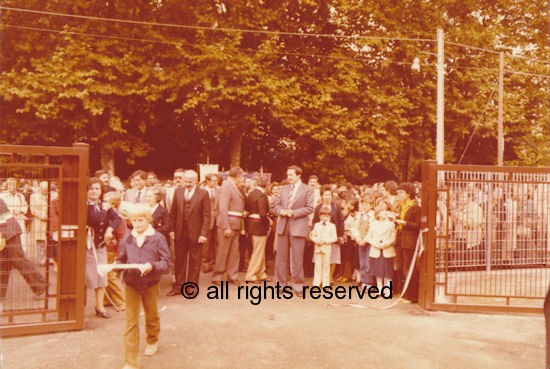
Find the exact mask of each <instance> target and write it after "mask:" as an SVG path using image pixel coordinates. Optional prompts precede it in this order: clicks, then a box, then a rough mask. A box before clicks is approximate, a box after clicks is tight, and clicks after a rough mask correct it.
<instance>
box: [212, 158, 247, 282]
mask: <svg viewBox="0 0 550 369" xmlns="http://www.w3.org/2000/svg"><path fill="white" fill-rule="evenodd" d="M242 181H243V170H242V169H241V168H240V167H233V168H231V169H230V170H229V177H228V178H227V179H226V180H225V181H223V184H222V186H221V188H220V201H219V205H218V208H219V213H218V220H217V226H218V250H217V252H216V265H214V272H213V273H212V283H214V284H216V285H219V284H220V282H221V281H222V279H223V278H224V277H225V275H227V278H228V279H229V281H230V282H231V283H233V284H235V285H239V284H240V282H239V278H238V277H239V236H240V234H241V227H242V221H243V216H244V194H243V192H242V191H241V190H240V188H239V186H240V185H241V183H242Z"/></svg>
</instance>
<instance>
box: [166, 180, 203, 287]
mask: <svg viewBox="0 0 550 369" xmlns="http://www.w3.org/2000/svg"><path fill="white" fill-rule="evenodd" d="M197 180H198V175H197V172H195V171H193V170H187V171H185V173H184V175H183V187H180V188H177V189H176V191H175V192H174V199H173V201H172V207H171V208H170V218H171V219H172V224H173V225H174V233H175V254H176V262H175V273H176V281H175V283H174V285H173V286H172V289H171V290H170V292H168V296H174V295H177V294H179V293H180V288H181V285H182V284H183V283H186V282H193V283H198V282H199V273H200V267H201V256H202V245H203V244H204V243H205V242H206V240H207V235H208V227H209V226H210V198H209V197H208V192H207V191H205V190H204V189H202V188H198V187H197ZM188 259H189V260H188Z"/></svg>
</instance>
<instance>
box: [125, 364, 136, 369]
mask: <svg viewBox="0 0 550 369" xmlns="http://www.w3.org/2000/svg"><path fill="white" fill-rule="evenodd" d="M122 369H137V368H136V367H135V366H131V365H128V364H125V365H124V366H123V367H122Z"/></svg>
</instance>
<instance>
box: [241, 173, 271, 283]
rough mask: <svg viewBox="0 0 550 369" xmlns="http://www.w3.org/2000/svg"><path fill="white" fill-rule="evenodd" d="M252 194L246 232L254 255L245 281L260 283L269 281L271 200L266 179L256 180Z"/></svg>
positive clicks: (247, 200)
mask: <svg viewBox="0 0 550 369" xmlns="http://www.w3.org/2000/svg"><path fill="white" fill-rule="evenodd" d="M250 186H251V188H250V192H249V193H248V196H247V197H246V201H245V210H246V212H247V213H248V217H247V219H246V220H247V222H246V231H247V233H248V235H249V237H250V242H251V243H252V254H251V256H250V261H249V262H248V270H247V272H246V276H245V280H246V281H249V282H260V281H265V280H267V274H266V271H265V244H266V242H267V233H268V231H269V225H270V224H269V218H268V217H267V214H268V213H269V200H268V199H267V195H266V194H265V190H266V187H267V180H266V179H265V178H264V177H260V178H257V179H256V178H255V179H253V180H252V182H251V184H250Z"/></svg>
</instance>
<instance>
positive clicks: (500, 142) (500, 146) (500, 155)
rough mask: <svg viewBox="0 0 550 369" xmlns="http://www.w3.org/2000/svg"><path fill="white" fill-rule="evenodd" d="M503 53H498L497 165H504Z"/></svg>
mask: <svg viewBox="0 0 550 369" xmlns="http://www.w3.org/2000/svg"><path fill="white" fill-rule="evenodd" d="M503 101H504V53H503V52H502V51H501V52H500V53H499V63H498V137H497V165H498V166H502V165H503V163H504V127H503V124H504V122H503V121H504V103H503Z"/></svg>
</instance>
